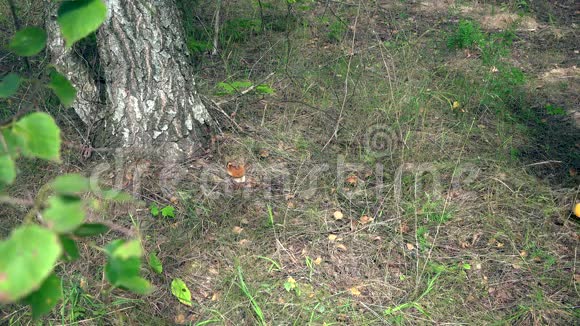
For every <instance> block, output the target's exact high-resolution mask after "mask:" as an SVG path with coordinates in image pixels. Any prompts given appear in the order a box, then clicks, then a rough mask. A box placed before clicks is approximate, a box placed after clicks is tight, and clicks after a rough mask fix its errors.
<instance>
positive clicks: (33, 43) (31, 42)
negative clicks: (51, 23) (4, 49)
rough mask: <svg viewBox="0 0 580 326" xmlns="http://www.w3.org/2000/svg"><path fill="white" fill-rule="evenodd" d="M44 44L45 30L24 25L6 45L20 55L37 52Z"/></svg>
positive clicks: (31, 54)
mask: <svg viewBox="0 0 580 326" xmlns="http://www.w3.org/2000/svg"><path fill="white" fill-rule="evenodd" d="M45 45H46V32H45V31H44V30H43V29H42V28H38V27H25V28H23V29H21V30H19V31H18V32H16V34H14V37H12V39H11V40H10V44H9V45H8V47H9V48H10V50H12V52H14V53H16V54H17V55H19V56H22V57H30V56H33V55H36V54H38V53H39V52H40V51H42V49H44V46H45Z"/></svg>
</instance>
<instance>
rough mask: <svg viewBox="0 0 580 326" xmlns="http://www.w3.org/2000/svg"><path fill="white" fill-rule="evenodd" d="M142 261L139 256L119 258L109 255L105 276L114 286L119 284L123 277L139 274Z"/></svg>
mask: <svg viewBox="0 0 580 326" xmlns="http://www.w3.org/2000/svg"><path fill="white" fill-rule="evenodd" d="M140 266H141V261H140V260H139V258H136V257H134V258H129V259H125V260H123V259H119V258H115V257H109V259H108V260H107V264H106V265H105V277H106V278H107V280H108V281H109V282H111V284H113V285H114V286H119V285H120V284H121V282H122V280H123V279H125V278H131V277H136V276H139V269H140Z"/></svg>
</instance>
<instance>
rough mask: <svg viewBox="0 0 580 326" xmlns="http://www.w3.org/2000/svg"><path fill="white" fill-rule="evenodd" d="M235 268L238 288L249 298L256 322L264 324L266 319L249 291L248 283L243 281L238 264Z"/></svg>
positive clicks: (242, 274)
mask: <svg viewBox="0 0 580 326" xmlns="http://www.w3.org/2000/svg"><path fill="white" fill-rule="evenodd" d="M237 270H238V281H239V287H240V290H242V293H243V294H244V295H245V296H246V297H247V298H248V299H249V300H250V305H251V306H252V310H253V311H254V315H255V316H256V318H257V321H258V324H259V325H266V320H265V319H264V313H263V312H262V308H260V306H259V305H258V302H257V301H256V299H255V298H254V296H253V295H252V293H251V292H250V289H249V288H248V285H247V284H246V282H245V281H244V273H243V271H242V268H241V267H240V266H238V267H237Z"/></svg>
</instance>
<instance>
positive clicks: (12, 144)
mask: <svg viewBox="0 0 580 326" xmlns="http://www.w3.org/2000/svg"><path fill="white" fill-rule="evenodd" d="M12 129H13V128H4V129H0V132H2V137H4V144H6V146H4V144H2V145H0V153H2V154H8V155H10V156H12V157H13V158H14V159H16V158H17V157H18V154H19V152H20V148H22V147H24V138H23V137H21V136H20V135H18V134H16V133H14V132H13V130H12Z"/></svg>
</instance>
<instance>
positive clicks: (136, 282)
mask: <svg viewBox="0 0 580 326" xmlns="http://www.w3.org/2000/svg"><path fill="white" fill-rule="evenodd" d="M117 286H120V287H123V288H126V289H127V290H129V291H132V292H135V293H137V294H148V293H151V290H152V289H153V288H152V287H151V284H150V283H149V281H147V280H146V279H144V278H142V277H140V276H133V277H123V278H121V279H120V280H119V281H118V282H117Z"/></svg>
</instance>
